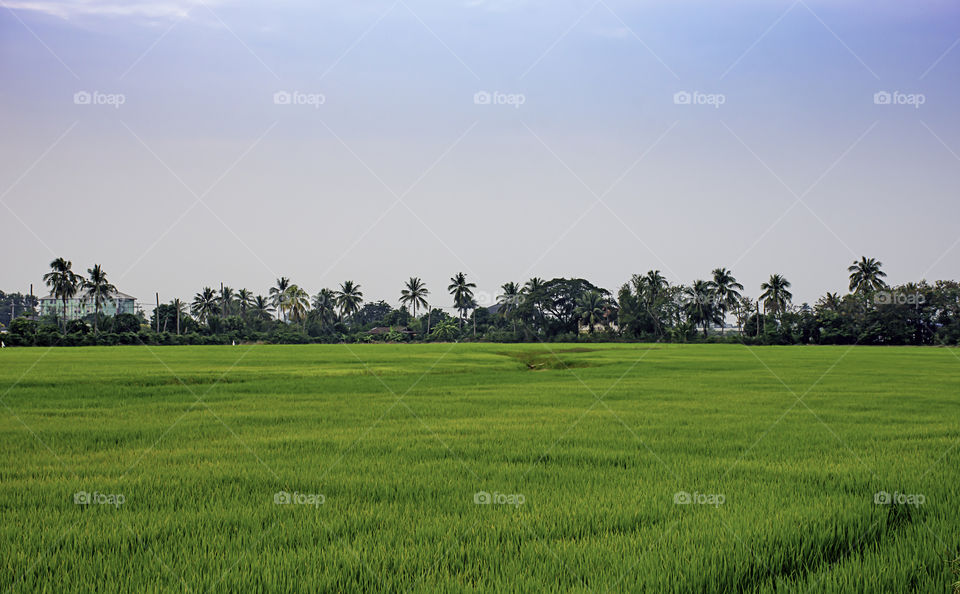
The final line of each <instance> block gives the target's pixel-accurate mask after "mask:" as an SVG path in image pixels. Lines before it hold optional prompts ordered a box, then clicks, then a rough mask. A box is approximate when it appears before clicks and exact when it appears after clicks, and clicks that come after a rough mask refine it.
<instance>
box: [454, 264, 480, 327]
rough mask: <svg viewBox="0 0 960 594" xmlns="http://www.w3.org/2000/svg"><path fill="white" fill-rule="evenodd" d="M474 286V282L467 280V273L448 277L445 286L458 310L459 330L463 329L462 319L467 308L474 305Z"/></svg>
mask: <svg viewBox="0 0 960 594" xmlns="http://www.w3.org/2000/svg"><path fill="white" fill-rule="evenodd" d="M476 288H477V285H476V284H474V283H468V282H467V275H466V274H464V273H462V272H458V273H457V274H456V275H455V276H452V277H450V285H449V286H448V287H447V291H449V292H450V294H451V295H453V306H454V307H455V308H456V309H457V310H458V311H459V312H460V329H461V330H463V320H464V319H465V318H466V315H467V310H469V309H470V308H471V307H472V306H474V305H475V304H474V302H473V290H474V289H476Z"/></svg>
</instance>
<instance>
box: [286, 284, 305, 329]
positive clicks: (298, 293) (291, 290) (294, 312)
mask: <svg viewBox="0 0 960 594" xmlns="http://www.w3.org/2000/svg"><path fill="white" fill-rule="evenodd" d="M283 307H284V308H285V309H286V313H285V315H284V317H288V316H289V318H290V320H292V321H294V322H301V323H302V324H303V325H304V326H306V321H307V311H308V310H309V308H310V294H309V293H307V292H306V291H304V290H303V289H301V288H300V287H298V286H297V285H290V286H289V287H287V290H286V291H284V299H283Z"/></svg>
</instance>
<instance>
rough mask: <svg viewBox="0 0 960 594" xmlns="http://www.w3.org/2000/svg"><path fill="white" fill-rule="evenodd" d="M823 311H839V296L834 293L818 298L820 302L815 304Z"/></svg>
mask: <svg viewBox="0 0 960 594" xmlns="http://www.w3.org/2000/svg"><path fill="white" fill-rule="evenodd" d="M817 305H820V306H821V307H822V308H823V309H826V310H828V311H838V310H839V309H840V295H838V294H836V293H829V292H828V293H827V294H826V295H824V296H823V297H821V298H820V301H819V302H818V303H817Z"/></svg>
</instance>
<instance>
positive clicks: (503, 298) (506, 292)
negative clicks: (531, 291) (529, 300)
mask: <svg viewBox="0 0 960 594" xmlns="http://www.w3.org/2000/svg"><path fill="white" fill-rule="evenodd" d="M500 290H501V291H503V293H501V294H500V295H499V296H498V297H497V304H498V305H500V309H499V311H498V312H497V313H499V314H500V315H501V316H503V317H504V318H506V317H508V316H509V317H511V318H513V319H512V322H513V331H514V332H516V331H517V320H516V317H515V316H513V315H512V314H513V313H514V312H515V311H516V310H517V307H519V305H520V294H521V291H522V289H521V288H520V287H519V286H518V285H517V283H514V282H509V283H503V284H502V285H500Z"/></svg>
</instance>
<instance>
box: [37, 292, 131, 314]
mask: <svg viewBox="0 0 960 594" xmlns="http://www.w3.org/2000/svg"><path fill="white" fill-rule="evenodd" d="M136 304H137V298H136V297H131V296H130V295H127V294H126V293H120V292H119V291H118V292H115V293H111V294H110V295H109V297H108V298H107V299H104V302H103V303H102V304H101V307H100V314H101V315H104V316H115V315H117V314H123V313H127V314H132V313H135V312H136ZM95 311H96V306H95V304H94V302H93V297H91V296H88V295H87V294H86V293H80V294H78V295H77V296H75V297H73V298H71V299H67V320H82V319H83V318H85V317H86V316H89V315H93V313H94V312H95ZM48 314H51V315H55V316H57V317H58V318H59V317H61V316H63V301H61V300H60V299H59V298H57V297H54V296H53V295H48V296H46V297H41V298H40V315H42V316H43V315H48Z"/></svg>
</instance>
